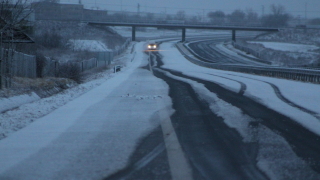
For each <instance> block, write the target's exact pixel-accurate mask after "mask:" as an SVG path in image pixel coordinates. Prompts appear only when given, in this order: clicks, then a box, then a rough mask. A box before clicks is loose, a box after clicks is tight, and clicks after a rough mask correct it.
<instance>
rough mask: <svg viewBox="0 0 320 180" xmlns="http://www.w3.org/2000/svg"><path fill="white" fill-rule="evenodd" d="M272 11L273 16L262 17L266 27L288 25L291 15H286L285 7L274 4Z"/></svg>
mask: <svg viewBox="0 0 320 180" xmlns="http://www.w3.org/2000/svg"><path fill="white" fill-rule="evenodd" d="M270 10H271V12H272V14H268V15H266V16H264V17H262V24H263V25H264V26H271V27H282V26H286V25H287V23H288V21H289V19H290V15H289V14H288V13H286V11H285V7H284V6H282V5H275V4H272V5H271V6H270Z"/></svg>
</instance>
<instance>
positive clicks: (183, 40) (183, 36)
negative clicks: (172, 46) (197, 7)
mask: <svg viewBox="0 0 320 180" xmlns="http://www.w3.org/2000/svg"><path fill="white" fill-rule="evenodd" d="M185 41H186V28H182V40H181V42H185Z"/></svg>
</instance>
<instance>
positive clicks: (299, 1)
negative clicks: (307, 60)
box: [60, 0, 320, 17]
mask: <svg viewBox="0 0 320 180" xmlns="http://www.w3.org/2000/svg"><path fill="white" fill-rule="evenodd" d="M60 1H61V2H64V3H78V2H79V0H60ZM81 1H82V4H84V5H85V7H86V8H90V9H92V8H94V7H98V8H99V9H104V10H118V11H121V10H123V11H135V12H136V11H137V7H138V3H139V4H140V11H141V12H145V11H148V12H156V13H168V14H169V13H170V14H174V13H176V12H177V11H179V10H184V11H185V12H186V13H187V14H207V13H208V12H209V11H215V10H222V11H224V12H226V13H230V12H232V11H234V10H235V9H242V10H246V9H247V8H252V9H253V10H254V11H256V12H257V13H259V14H260V15H261V14H262V13H263V7H264V13H265V14H267V13H269V12H270V11H269V10H270V5H271V4H281V5H283V6H285V7H286V11H287V12H288V13H290V14H292V15H294V16H298V15H300V16H301V17H304V16H305V10H307V16H308V17H320V0H81ZM306 3H307V6H306ZM306 7H307V8H306Z"/></svg>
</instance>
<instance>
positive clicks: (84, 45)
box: [68, 39, 111, 52]
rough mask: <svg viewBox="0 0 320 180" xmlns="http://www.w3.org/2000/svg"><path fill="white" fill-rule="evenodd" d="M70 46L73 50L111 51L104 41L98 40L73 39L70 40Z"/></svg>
mask: <svg viewBox="0 0 320 180" xmlns="http://www.w3.org/2000/svg"><path fill="white" fill-rule="evenodd" d="M68 47H69V48H70V49H72V50H73V51H91V52H101V51H111V50H110V49H108V47H107V46H106V45H105V43H104V42H102V41H98V40H80V39H71V40H69V43H68Z"/></svg>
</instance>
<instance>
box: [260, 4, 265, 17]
mask: <svg viewBox="0 0 320 180" xmlns="http://www.w3.org/2000/svg"><path fill="white" fill-rule="evenodd" d="M261 8H262V17H263V16H264V5H262V6H261Z"/></svg>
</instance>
